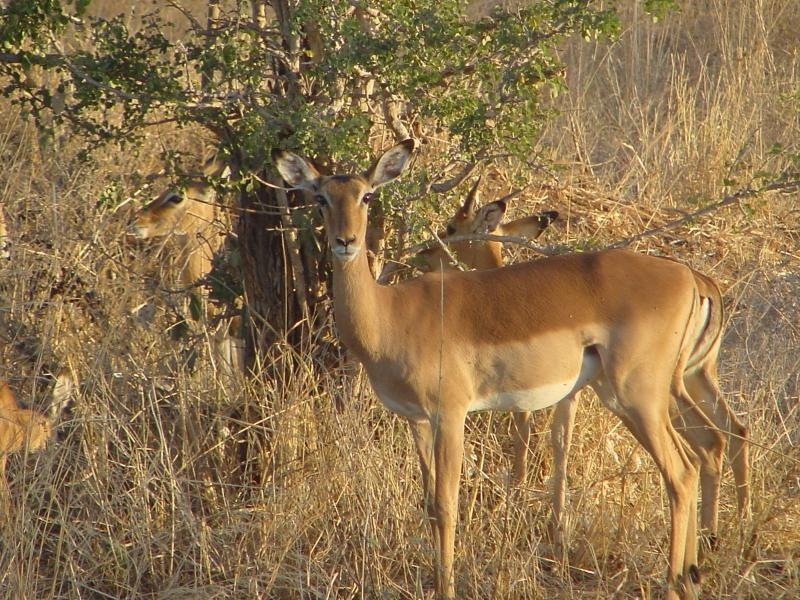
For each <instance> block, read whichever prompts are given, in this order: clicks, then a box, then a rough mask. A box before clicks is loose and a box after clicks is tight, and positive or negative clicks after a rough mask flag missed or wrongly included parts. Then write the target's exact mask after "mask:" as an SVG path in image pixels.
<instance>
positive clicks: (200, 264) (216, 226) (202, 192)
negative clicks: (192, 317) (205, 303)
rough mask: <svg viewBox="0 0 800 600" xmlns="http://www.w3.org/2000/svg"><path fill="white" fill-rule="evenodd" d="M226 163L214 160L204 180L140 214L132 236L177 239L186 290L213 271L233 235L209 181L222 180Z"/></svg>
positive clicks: (207, 166) (172, 192) (167, 192)
mask: <svg viewBox="0 0 800 600" xmlns="http://www.w3.org/2000/svg"><path fill="white" fill-rule="evenodd" d="M226 169H227V165H226V164H225V163H224V161H222V160H220V159H218V158H217V157H215V156H214V157H211V158H210V159H208V160H207V161H206V163H205V165H204V166H203V176H202V177H199V176H198V177H196V178H194V179H192V180H191V181H189V182H188V183H187V184H186V185H184V186H183V187H182V188H181V189H178V190H174V189H168V190H165V191H164V192H162V193H161V194H160V195H159V196H158V197H157V198H156V199H155V200H153V201H152V202H150V203H149V204H147V205H146V206H145V207H144V208H142V209H141V210H140V211H139V212H137V213H136V216H135V218H134V223H133V225H132V226H131V228H130V233H131V234H132V235H134V236H135V237H137V238H139V239H141V240H149V239H155V238H165V237H167V236H175V237H176V239H177V241H178V253H177V257H176V260H177V263H178V271H179V275H178V279H179V281H180V283H181V284H183V285H184V286H186V287H189V286H191V285H194V284H195V283H196V282H197V280H198V279H200V278H201V277H203V276H204V275H206V274H207V273H208V272H209V271H211V261H212V259H213V257H214V254H215V253H216V252H217V251H218V250H219V249H220V248H221V247H222V244H223V242H224V241H225V236H226V235H227V234H228V232H229V231H231V224H230V222H229V220H228V218H227V214H225V213H223V212H221V211H220V210H219V206H218V205H217V202H216V199H217V198H216V192H215V191H214V188H213V186H212V185H211V184H210V183H209V182H208V181H207V179H206V178H208V177H220V176H222V174H223V173H224V172H225V170H226Z"/></svg>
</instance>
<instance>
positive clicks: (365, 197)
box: [361, 193, 372, 204]
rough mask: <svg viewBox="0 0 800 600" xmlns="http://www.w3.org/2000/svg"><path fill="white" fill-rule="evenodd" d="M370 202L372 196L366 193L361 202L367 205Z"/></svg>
mask: <svg viewBox="0 0 800 600" xmlns="http://www.w3.org/2000/svg"><path fill="white" fill-rule="evenodd" d="M370 200H372V194H369V193H367V194H364V195H363V196H362V197H361V201H362V202H363V203H364V204H369V202H370Z"/></svg>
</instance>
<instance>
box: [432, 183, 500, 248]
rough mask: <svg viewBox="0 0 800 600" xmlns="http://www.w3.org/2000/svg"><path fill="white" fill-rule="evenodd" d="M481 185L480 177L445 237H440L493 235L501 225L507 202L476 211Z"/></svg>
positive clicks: (497, 201) (457, 212) (449, 224)
mask: <svg viewBox="0 0 800 600" xmlns="http://www.w3.org/2000/svg"><path fill="white" fill-rule="evenodd" d="M480 183H481V178H480V177H478V179H477V180H476V181H475V183H474V184H473V186H472V189H471V190H470V191H469V194H467V197H466V199H465V200H464V204H462V205H461V206H459V207H458V210H456V214H454V215H453V218H452V219H450V221H449V222H448V223H447V227H446V229H445V232H446V233H445V235H444V236H440V237H453V236H457V235H469V234H471V233H491V232H493V231H494V230H495V229H497V227H498V225H500V221H502V220H503V216H505V214H506V209H507V208H508V205H507V203H506V201H505V200H496V201H494V202H490V203H489V204H485V205H484V206H481V207H480V208H479V209H477V210H476V208H475V207H476V204H477V203H478V199H479V196H480V194H479V192H478V186H479V185H480Z"/></svg>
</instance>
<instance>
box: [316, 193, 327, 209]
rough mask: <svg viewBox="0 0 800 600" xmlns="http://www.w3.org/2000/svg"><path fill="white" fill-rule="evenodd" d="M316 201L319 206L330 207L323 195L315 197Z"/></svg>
mask: <svg viewBox="0 0 800 600" xmlns="http://www.w3.org/2000/svg"><path fill="white" fill-rule="evenodd" d="M314 200H316V201H317V204H319V205H320V206H328V199H327V198H326V197H325V196H323V195H322V194H317V195H316V196H314Z"/></svg>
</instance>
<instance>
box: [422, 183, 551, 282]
mask: <svg viewBox="0 0 800 600" xmlns="http://www.w3.org/2000/svg"><path fill="white" fill-rule="evenodd" d="M479 185H480V178H478V180H477V181H476V182H475V184H474V185H473V186H472V189H471V190H470V191H469V194H467V198H466V199H465V200H464V203H463V204H462V205H461V206H460V207H459V208H458V210H457V211H456V213H455V214H454V215H453V217H452V218H451V219H450V220H449V221H448V222H447V227H446V228H445V233H440V234H439V237H440V238H441V239H442V240H447V239H448V238H451V237H456V236H462V235H471V234H476V233H491V234H494V235H505V236H522V237H526V238H529V239H531V240H535V239H536V238H538V237H539V236H540V235H542V232H544V230H545V229H547V227H548V226H549V225H550V224H551V223H552V222H553V221H555V220H556V219H557V218H558V213H557V212H556V211H554V210H548V211H546V212H543V213H539V214H538V215H529V216H527V217H522V218H521V219H515V220H513V221H509V222H503V221H502V220H503V217H504V216H505V214H506V209H507V208H508V204H507V202H506V200H495V201H494V202H489V203H488V204H484V205H483V206H481V207H480V208H479V209H476V206H475V204H476V202H477V200H478V186H479ZM449 246H450V248H451V249H452V251H453V252H452V253H453V255H454V256H455V258H456V259H457V260H458V262H459V263H463V264H465V265H466V266H468V267H469V268H470V269H496V268H497V267H502V266H503V255H502V251H503V244H502V242H497V241H493V240H476V241H458V242H453V243H451V244H449ZM417 257H418V258H419V259H420V260H421V261H422V263H423V268H422V270H423V271H426V272H430V271H442V270H444V269H452V268H455V265H453V264H452V262H451V261H450V257H449V256H447V254H446V253H445V251H444V250H443V249H442V248H441V246H435V247H433V248H428V249H427V250H423V251H422V252H420V253H419V254H417Z"/></svg>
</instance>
